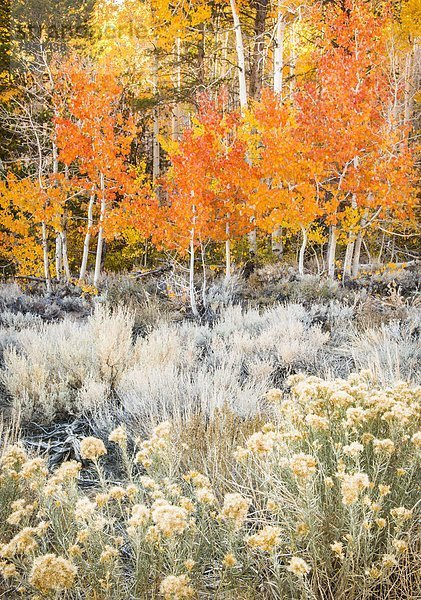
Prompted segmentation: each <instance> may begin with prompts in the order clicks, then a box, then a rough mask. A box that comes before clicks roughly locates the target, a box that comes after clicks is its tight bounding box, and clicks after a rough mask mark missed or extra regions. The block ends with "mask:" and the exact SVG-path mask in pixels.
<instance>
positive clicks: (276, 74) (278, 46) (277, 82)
mask: <svg viewBox="0 0 421 600" xmlns="http://www.w3.org/2000/svg"><path fill="white" fill-rule="evenodd" d="M284 36H285V21H284V19H283V15H282V9H281V0H278V15H277V19H276V31H275V40H274V41H275V48H274V51H273V91H274V92H275V94H282V84H283V68H284Z"/></svg>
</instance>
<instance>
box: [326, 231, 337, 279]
mask: <svg viewBox="0 0 421 600" xmlns="http://www.w3.org/2000/svg"><path fill="white" fill-rule="evenodd" d="M336 242H337V232H336V226H335V225H331V226H330V228H329V244H328V249H327V273H328V276H329V277H330V279H334V278H335V258H336Z"/></svg>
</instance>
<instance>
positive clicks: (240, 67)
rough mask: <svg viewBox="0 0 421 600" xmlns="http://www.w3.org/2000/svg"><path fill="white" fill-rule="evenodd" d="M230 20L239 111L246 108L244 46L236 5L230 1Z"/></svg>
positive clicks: (233, 0) (233, 1) (232, 0)
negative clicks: (235, 60)
mask: <svg viewBox="0 0 421 600" xmlns="http://www.w3.org/2000/svg"><path fill="white" fill-rule="evenodd" d="M230 5H231V12H232V19H233V21H234V32H235V50H236V53H237V72H238V85H239V93H240V106H241V111H242V112H244V110H245V109H246V108H247V86H246V66H245V60H244V44H243V34H242V31H241V25H240V18H239V16H238V10H237V4H236V2H235V0H230Z"/></svg>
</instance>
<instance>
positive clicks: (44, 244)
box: [41, 221, 51, 294]
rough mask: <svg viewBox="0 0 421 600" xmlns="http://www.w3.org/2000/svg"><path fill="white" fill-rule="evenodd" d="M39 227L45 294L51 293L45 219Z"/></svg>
mask: <svg viewBox="0 0 421 600" xmlns="http://www.w3.org/2000/svg"><path fill="white" fill-rule="evenodd" d="M41 229H42V254H43V261H44V277H45V287H46V288H47V294H51V275H50V261H49V258H48V234H47V226H46V224H45V221H42V223H41Z"/></svg>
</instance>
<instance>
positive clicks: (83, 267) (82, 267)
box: [79, 187, 95, 281]
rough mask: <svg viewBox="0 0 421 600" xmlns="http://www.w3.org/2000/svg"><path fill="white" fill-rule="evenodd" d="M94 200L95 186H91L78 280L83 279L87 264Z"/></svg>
mask: <svg viewBox="0 0 421 600" xmlns="http://www.w3.org/2000/svg"><path fill="white" fill-rule="evenodd" d="M94 202H95V188H94V187H93V188H92V190H91V195H90V197H89V204H88V225H87V228H86V234H85V241H84V243H83V254H82V264H81V265H80V273H79V279H80V281H84V280H85V277H86V268H87V266H88V258H89V244H90V241H91V230H92V225H93V224H94V217H93V212H94Z"/></svg>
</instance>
